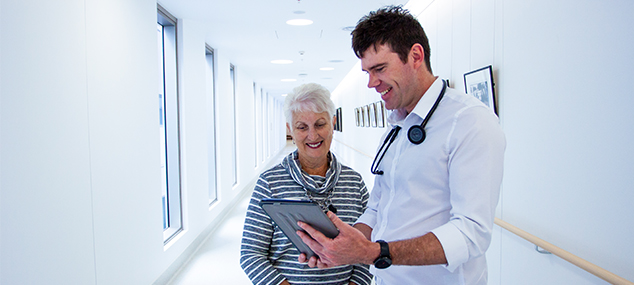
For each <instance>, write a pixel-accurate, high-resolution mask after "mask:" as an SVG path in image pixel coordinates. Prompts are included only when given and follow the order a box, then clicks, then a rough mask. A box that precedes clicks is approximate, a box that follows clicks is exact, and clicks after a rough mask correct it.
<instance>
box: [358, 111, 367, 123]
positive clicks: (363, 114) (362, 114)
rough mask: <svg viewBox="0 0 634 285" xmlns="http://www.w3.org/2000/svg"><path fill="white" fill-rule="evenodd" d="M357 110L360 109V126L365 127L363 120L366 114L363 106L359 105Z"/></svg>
mask: <svg viewBox="0 0 634 285" xmlns="http://www.w3.org/2000/svg"><path fill="white" fill-rule="evenodd" d="M359 110H360V112H361V117H360V119H361V126H362V127H365V121H366V119H365V117H366V116H367V115H368V114H367V113H366V112H365V107H359Z"/></svg>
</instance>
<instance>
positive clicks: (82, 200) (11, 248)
mask: <svg viewBox="0 0 634 285" xmlns="http://www.w3.org/2000/svg"><path fill="white" fill-rule="evenodd" d="M49 2H50V1H37V0H25V1H11V0H0V21H1V22H0V39H2V46H1V51H2V52H1V53H0V75H1V77H0V96H1V97H0V111H1V112H0V145H1V148H0V158H1V160H0V161H1V163H0V167H1V170H2V171H1V173H0V241H1V243H0V284H151V283H153V282H155V281H156V282H157V283H160V282H164V281H166V280H167V279H169V277H170V276H171V273H173V272H174V271H175V270H177V269H178V267H179V266H180V265H181V264H182V263H183V262H185V261H186V260H187V256H188V254H190V253H191V252H193V251H195V249H196V248H197V246H198V245H199V244H200V242H202V240H204V238H205V236H206V235H207V234H208V233H209V232H210V231H211V230H213V228H214V227H215V226H216V224H217V221H218V219H219V218H221V217H222V216H223V215H224V213H226V212H227V210H228V209H229V208H230V207H232V206H233V204H234V203H235V201H236V198H238V197H240V196H244V195H248V193H249V192H250V190H252V189H250V188H249V187H250V182H251V181H252V180H253V179H254V178H255V176H256V174H257V173H258V172H259V171H261V170H262V168H263V166H264V165H265V164H266V161H265V162H263V163H261V164H260V165H259V166H258V167H259V168H255V167H254V163H253V162H254V156H255V145H254V144H255V139H254V132H253V128H254V127H255V126H253V124H254V118H253V117H252V116H253V115H252V113H253V112H252V110H253V107H254V106H253V104H254V102H253V79H252V78H251V77H250V76H249V74H248V73H247V72H244V71H242V70H241V69H240V66H237V67H236V68H237V71H238V73H237V96H238V97H237V98H238V100H237V101H238V104H239V108H238V114H237V117H238V125H237V130H238V134H237V137H238V142H239V144H238V159H239V161H238V166H239V174H238V177H239V179H240V181H239V182H238V186H236V187H232V184H233V183H232V182H233V181H231V179H230V177H231V170H230V169H228V168H227V167H219V168H218V171H219V178H218V180H219V181H218V185H219V190H218V191H219V197H220V201H219V202H218V203H217V204H215V205H213V206H211V207H210V206H209V204H208V203H209V201H208V189H209V187H210V185H209V181H210V179H209V176H208V169H209V163H210V162H209V159H208V148H207V147H208V143H209V141H208V136H207V133H208V131H207V130H208V128H209V127H210V126H208V125H207V124H206V123H207V118H208V116H209V115H210V112H213V110H210V109H209V108H208V107H207V106H208V105H209V104H207V103H208V101H207V100H208V98H206V88H205V86H206V78H205V68H206V67H205V43H206V42H207V43H209V44H211V45H212V46H213V43H212V42H211V40H210V39H206V38H205V31H204V29H203V26H202V25H200V24H199V23H197V22H195V21H192V20H188V19H179V29H178V37H179V43H180V46H179V56H178V60H179V79H180V82H179V92H180V93H179V95H180V111H181V118H180V119H181V121H180V122H181V125H180V127H181V140H182V143H181V152H182V153H181V154H182V180H183V181H182V187H183V190H182V191H183V192H182V197H183V199H182V201H183V211H184V212H183V218H184V231H183V233H182V234H180V235H179V236H178V237H177V238H176V239H174V240H173V241H172V242H171V243H170V244H169V245H168V246H164V245H163V231H162V214H161V211H162V210H161V202H160V201H161V191H160V166H159V136H158V132H157V120H158V113H157V111H158V108H157V95H156V86H157V83H158V82H157V69H156V67H157V62H156V59H157V51H156V46H157V42H156V2H155V1H153V0H142V1H124V0H115V1H105V2H104V1H95V0H75V1H65V2H63V3H62V2H60V3H49ZM166 8H167V9H168V10H169V7H166ZM175 16H176V17H178V15H175ZM230 62H231V59H230V58H227V57H226V56H224V54H223V51H222V50H216V94H217V98H218V101H217V106H216V108H217V110H216V111H217V112H216V113H215V114H216V119H217V120H221V119H223V118H227V117H228V116H229V115H232V114H230V113H227V112H228V111H227V110H231V108H232V107H233V101H232V100H231V96H230V92H229V90H230V80H229V63H230ZM277 104H278V105H279V102H277ZM243 106H244V107H243ZM272 110H273V109H272V108H271V110H268V111H267V112H268V113H269V114H268V115H273V113H272V112H273V111H272ZM282 127H283V124H282V122H280V121H279V120H278V121H277V122H275V121H272V123H271V128H270V129H266V130H263V132H264V133H271V132H275V133H281V131H280V130H283V129H282ZM217 134H218V138H217V142H216V143H217V144H218V146H219V148H220V149H221V150H222V149H231V146H230V145H227V141H228V140H226V139H223V138H226V137H227V136H233V128H232V126H231V125H230V124H221V123H218V132H217ZM270 140H271V141H270V142H269V145H271V146H273V147H272V148H271V154H273V155H275V154H276V153H277V152H278V151H279V150H280V149H281V146H282V145H283V142H284V138H283V137H282V136H270ZM230 155H231V154H230V153H229V152H226V151H218V163H219V165H220V166H222V165H228V164H229V161H230V159H231V156H230ZM236 266H238V265H236ZM210 270H213V269H210ZM219 274H222V273H221V272H219Z"/></svg>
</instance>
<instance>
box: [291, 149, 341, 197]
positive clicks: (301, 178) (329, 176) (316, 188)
mask: <svg viewBox="0 0 634 285" xmlns="http://www.w3.org/2000/svg"><path fill="white" fill-rule="evenodd" d="M328 156H329V157H330V167H328V170H327V171H326V181H325V182H324V183H323V184H322V185H319V183H317V182H316V181H315V180H314V179H313V178H312V177H310V175H308V173H306V172H305V171H303V170H302V167H301V166H300V164H299V158H298V153H297V150H295V151H294V152H292V153H290V154H289V155H287V156H286V157H285V158H284V160H282V166H283V167H284V169H286V172H288V173H289V174H290V175H291V177H292V178H293V180H294V181H295V182H297V184H299V185H301V186H302V187H303V188H304V190H305V191H306V194H307V195H308V196H309V197H311V196H312V195H311V194H321V195H324V194H326V195H327V194H330V193H329V192H332V190H334V188H335V184H337V181H338V180H339V175H340V174H341V164H340V163H339V162H338V161H337V158H336V157H335V155H334V154H333V153H332V152H328ZM309 192H310V193H309ZM328 196H329V195H328Z"/></svg>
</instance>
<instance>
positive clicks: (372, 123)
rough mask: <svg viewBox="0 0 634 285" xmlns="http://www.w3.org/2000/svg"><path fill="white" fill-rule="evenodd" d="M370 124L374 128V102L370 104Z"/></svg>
mask: <svg viewBox="0 0 634 285" xmlns="http://www.w3.org/2000/svg"><path fill="white" fill-rule="evenodd" d="M369 106H370V125H371V126H372V127H373V128H376V121H377V118H376V117H377V116H376V105H374V103H372V104H370V105H369Z"/></svg>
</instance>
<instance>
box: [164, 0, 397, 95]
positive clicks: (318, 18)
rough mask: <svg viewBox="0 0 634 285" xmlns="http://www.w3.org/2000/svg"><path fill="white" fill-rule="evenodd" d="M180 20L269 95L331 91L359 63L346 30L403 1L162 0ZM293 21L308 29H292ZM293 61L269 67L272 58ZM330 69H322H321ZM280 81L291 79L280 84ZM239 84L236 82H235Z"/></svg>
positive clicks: (295, 27)
mask: <svg viewBox="0 0 634 285" xmlns="http://www.w3.org/2000/svg"><path fill="white" fill-rule="evenodd" d="M159 3H160V4H161V6H163V7H164V8H165V9H166V10H167V11H169V12H170V13H171V14H172V15H174V16H175V17H176V18H179V19H185V20H186V21H192V22H196V23H198V24H200V25H202V27H203V29H204V32H205V39H206V41H207V44H209V45H210V46H211V47H212V48H214V49H215V50H216V51H217V52H218V53H219V54H221V56H222V57H224V58H228V59H229V60H230V61H231V63H232V64H233V65H234V66H235V67H236V69H238V70H239V71H238V72H244V73H246V74H248V75H249V77H251V78H252V79H253V80H254V81H255V83H256V84H257V85H258V86H260V87H262V89H263V90H264V92H268V94H269V95H272V96H281V95H282V94H285V93H288V92H290V91H291V90H292V89H293V87H295V86H297V85H300V84H302V83H308V82H315V83H319V84H322V85H324V86H325V87H326V88H328V89H329V90H330V91H333V90H334V89H335V87H337V85H338V84H339V82H341V80H342V79H343V78H344V77H345V76H346V74H348V72H349V71H350V69H352V68H353V67H354V65H355V64H356V63H357V62H358V59H357V58H356V56H355V55H354V52H353V51H352V49H351V47H350V46H351V40H350V31H351V28H353V27H354V26H355V25H356V23H357V21H358V20H359V19H360V18H361V17H362V16H364V15H366V14H367V13H368V12H370V11H372V10H376V9H378V8H380V7H382V6H385V5H401V4H403V5H404V4H405V3H407V0H269V1H263V0H234V1H227V0H225V1H220V0H160V1H159ZM291 19H309V20H312V21H313V24H312V25H307V26H291V25H288V24H286V21H288V20H291ZM279 59H286V60H292V61H293V63H291V64H284V65H279V64H273V63H271V61H272V60H279ZM324 67H330V68H333V70H329V71H324V70H320V68H324ZM282 79H295V80H296V81H294V82H283V81H282ZM238 80H240V79H239V78H238Z"/></svg>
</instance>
